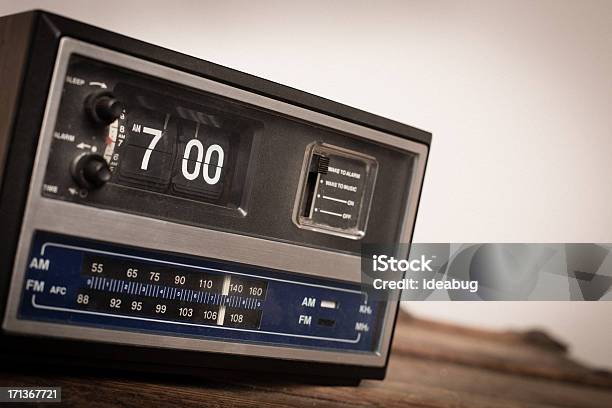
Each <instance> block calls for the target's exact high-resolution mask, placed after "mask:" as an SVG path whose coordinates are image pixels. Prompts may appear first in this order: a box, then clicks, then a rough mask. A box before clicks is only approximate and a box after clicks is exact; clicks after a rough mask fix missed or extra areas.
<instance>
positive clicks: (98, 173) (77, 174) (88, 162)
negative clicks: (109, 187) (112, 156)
mask: <svg viewBox="0 0 612 408" xmlns="http://www.w3.org/2000/svg"><path fill="white" fill-rule="evenodd" d="M71 172H72V177H73V178H74V180H75V181H76V182H77V184H78V185H79V186H81V187H83V188H87V189H97V188H100V187H102V186H103V185H104V184H106V183H107V182H108V181H109V180H110V178H111V172H110V168H109V167H108V163H107V162H106V160H105V159H104V157H102V156H100V155H99V154H91V153H85V154H82V155H80V156H79V157H77V158H76V159H74V161H73V162H72V165H71Z"/></svg>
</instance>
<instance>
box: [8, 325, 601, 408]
mask: <svg viewBox="0 0 612 408" xmlns="http://www.w3.org/2000/svg"><path fill="white" fill-rule="evenodd" d="M16 385H21V386H25V385H30V386H34V385H39V386H51V385H53V386H61V387H62V399H63V402H64V404H66V405H72V406H87V407H115V406H145V407H147V408H149V407H155V406H173V407H174V406H176V407H201V406H213V407H281V406H298V407H372V406H377V407H431V408H437V407H470V408H479V407H534V408H535V407H541V408H544V407H580V408H589V407H612V374H611V373H610V372H604V371H596V370H592V369H589V368H587V367H584V366H583V365H580V364H578V363H576V362H574V361H572V360H571V359H570V358H568V356H567V352H566V349H565V347H564V346H563V344H561V343H559V342H557V341H556V340H554V339H551V338H549V337H548V336H547V335H545V334H544V333H540V332H527V333H512V332H504V333H497V332H487V331H482V330H473V329H466V328H462V327H459V326H452V325H447V324H439V323H434V322H430V321H425V320H419V319H415V318H411V317H409V316H407V315H403V316H402V317H401V318H400V319H399V321H398V327H397V331H396V335H395V339H394V344H393V354H392V357H391V362H390V366H389V371H388V375H387V379H386V380H385V381H363V382H362V383H361V385H360V386H359V387H339V386H313V385H303V384H291V383H282V384H270V383H258V382H249V383H246V382H240V381H230V382H227V381H210V380H201V379H188V380H186V379H184V378H183V379H177V378H176V377H173V378H164V377H163V376H154V377H153V376H151V375H149V376H142V375H141V376H136V377H134V376H130V377H125V376H122V377H114V378H109V377H108V376H107V377H103V376H83V375H65V374H61V375H58V374H44V375H31V374H24V373H14V372H10V371H7V370H2V369H1V368H0V386H16ZM45 406H49V405H48V404H45ZM51 406H57V405H51Z"/></svg>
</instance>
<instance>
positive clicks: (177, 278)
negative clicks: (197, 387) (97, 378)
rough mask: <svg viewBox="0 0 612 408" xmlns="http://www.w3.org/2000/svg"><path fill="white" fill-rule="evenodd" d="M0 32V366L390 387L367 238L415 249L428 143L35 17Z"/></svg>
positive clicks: (390, 126) (113, 37)
mask: <svg viewBox="0 0 612 408" xmlns="http://www.w3.org/2000/svg"><path fill="white" fill-rule="evenodd" d="M0 41H1V43H0V61H1V64H0V89H1V94H0V98H1V103H0V181H1V193H0V194H1V195H0V225H2V232H3V234H2V241H1V242H0V262H1V275H0V276H1V281H0V311H1V312H2V319H3V320H2V336H1V341H2V350H1V353H2V359H3V360H5V361H7V362H9V361H13V362H15V361H17V362H19V364H37V363H40V362H51V363H54V364H55V363H60V364H67V365H69V364H85V365H89V366H107V367H111V368H112V367H115V368H117V367H118V368H126V369H140V370H154V371H164V372H177V373H187V374H201V373H215V372H218V371H223V372H228V373H232V372H234V373H251V372H255V371H257V372H267V373H270V375H272V376H274V375H276V376H278V375H279V374H280V373H282V374H283V376H287V375H295V376H299V377H302V376H304V377H307V378H319V379H321V378H329V379H331V380H338V381H342V380H346V381H358V380H359V379H361V378H379V379H380V378H383V377H384V374H385V370H386V366H387V362H388V359H389V349H390V344H391V339H392V335H393V328H394V323H395V319H396V315H397V312H398V303H397V302H382V301H378V300H374V299H371V297H370V299H369V298H368V291H367V290H366V289H364V287H363V286H362V285H361V273H360V259H361V258H360V253H361V247H362V245H363V244H364V243H378V244H380V243H383V244H395V243H398V242H403V243H408V242H410V240H411V236H412V231H413V227H414V221H415V217H416V212H417V205H418V202H419V195H420V191H421V185H422V182H423V177H424V172H425V164H426V161H427V155H428V150H429V146H430V142H431V135H430V134H429V133H427V132H424V131H421V130H418V129H415V128H413V127H410V126H406V125H403V124H400V123H397V122H394V121H391V120H388V119H384V118H381V117H379V116H376V115H373V114H370V113H366V112H363V111H360V110H357V109H353V108H350V107H347V106H344V105H341V104H339V103H335V102H332V101H329V100H326V99H323V98H320V97H316V96H313V95H310V94H307V93H304V92H300V91H297V90H295V89H292V88H289V87H286V86H283V85H279V84H276V83H273V82H270V81H266V80H263V79H260V78H256V77H253V76H250V75H247V74H244V73H241V72H237V71H234V70H232V69H228V68H225V67H221V66H218V65H215V64H212V63H210V62H206V61H202V60H199V59H197V58H193V57H189V56H187V55H183V54H180V53H177V52H173V51H170V50H167V49H164V48H160V47H156V46H154V45H150V44H147V43H144V42H141V41H137V40H134V39H130V38H126V37H124V36H121V35H118V34H115V33H111V32H108V31H105V30H102V29H99V28H95V27H92V26H89V25H86V24H83V23H79V22H76V21H73V20H70V19H66V18H63V17H60V16H57V15H53V14H49V13H46V12H41V11H34V12H28V13H23V14H17V15H13V16H8V17H4V18H2V19H0ZM274 373H276V374H274Z"/></svg>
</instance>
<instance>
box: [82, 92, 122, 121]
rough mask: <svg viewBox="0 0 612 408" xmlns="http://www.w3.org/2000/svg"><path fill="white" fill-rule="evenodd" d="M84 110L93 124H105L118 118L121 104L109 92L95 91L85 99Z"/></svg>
mask: <svg viewBox="0 0 612 408" xmlns="http://www.w3.org/2000/svg"><path fill="white" fill-rule="evenodd" d="M85 111H86V112H87V114H88V115H89V117H90V119H91V120H92V121H93V122H94V123H95V124H97V125H100V126H102V125H103V126H106V125H110V124H111V123H113V122H114V121H115V120H117V119H119V116H120V115H121V112H123V104H122V103H121V101H119V100H118V99H117V98H116V97H115V95H113V94H112V93H111V92H95V93H92V94H90V95H89V96H88V97H87V98H86V99H85Z"/></svg>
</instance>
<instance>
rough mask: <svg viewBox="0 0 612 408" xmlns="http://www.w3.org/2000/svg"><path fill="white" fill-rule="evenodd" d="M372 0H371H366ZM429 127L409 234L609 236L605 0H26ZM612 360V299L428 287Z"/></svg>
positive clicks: (486, 238) (500, 324) (610, 106)
mask: <svg viewBox="0 0 612 408" xmlns="http://www.w3.org/2000/svg"><path fill="white" fill-rule="evenodd" d="M374 5H375V7H374ZM31 8H44V9H47V10H50V11H54V12H58V13H60V14H64V15H66V16H70V17H73V18H76V19H80V20H83V21H85V22H88V23H91V24H94V25H97V26H100V27H103V28H106V29H109V30H113V31H117V32H119V33H122V34H125V35H128V36H132V37H135V38H138V39H141V40H144V41H147V42H151V43H154V44H157V45H161V46H164V47H167V48H170V49H174V50H177V51H181V52H184V53H187V54H190V55H194V56H197V57H200V58H203V59H207V60H209V61H212V62H216V63H219V64H222V65H226V66H229V67H232V68H236V69H238V70H241V71H245V72H248V73H251V74H254V75H257V76H261V77H263V78H267V79H271V80H273V81H276V82H280V83H283V84H286V85H289V86H292V87H295V88H298V89H302V90H305V91H308V92H311V93H314V94H317V95H320V96H323V97H326V98H330V99H333V100H336V101H339V102H343V103H346V104H348V105H352V106H355V107H358V108H361V109H364V110H367V111H371V112H374V113H377V114H380V115H383V116H386V117H389V118H392V119H396V120H399V121H401V122H404V123H407V124H410V125H413V126H416V127H419V128H423V129H426V130H429V131H431V132H432V133H433V134H434V139H433V140H434V142H433V146H432V150H431V155H430V162H429V167H428V170H427V177H426V180H425V187H424V190H423V197H422V201H421V206H420V210H419V216H418V221H417V226H416V231H415V241H417V242H449V241H450V242H612V208H611V206H610V199H611V198H612V171H611V170H612V166H611V162H612V1H606V0H602V1H593V0H590V1H558V0H550V1H548V0H547V1H535V0H533V1H504V2H501V1H468V2H466V1H464V2H460V1H426V2H423V1H419V2H417V1H414V2H413V1H402V2H382V1H378V2H368V1H363V2H356V1H350V2H349V1H347V2H344V3H343V2H335V1H323V2H320V3H317V2H313V1H308V2H295V3H293V4H290V2H287V1H279V2H242V3H241V2H234V1H223V2H220V1H210V2H207V1H177V0H175V1H168V0H165V1H151V0H148V1H109V0H106V1H70V2H69V1H34V0H3V1H2V2H1V3H0V15H3V14H9V13H13V12H17V11H21V10H26V9H31ZM409 307H410V308H411V310H412V311H413V312H415V313H417V314H419V315H423V316H430V317H435V318H442V319H448V320H452V321H456V322H460V323H468V324H473V325H479V326H485V327H494V328H511V329H517V328H525V327H534V326H536V327H541V328H546V329H548V330H549V331H550V332H551V333H552V334H554V335H557V336H559V337H561V338H562V339H564V340H565V341H567V342H569V343H570V344H571V346H572V352H573V354H574V355H576V356H577V357H579V358H580V359H583V360H585V361H589V362H590V363H592V364H595V365H599V366H607V367H611V368H612V346H611V345H612V303H608V302H600V303H590V304H587V303H579V302H573V303H569V302H566V303H562V302H558V303H535V302H531V303H502V302H500V303H491V302H489V303H465V304H464V303H458V302H454V303H445V302H443V303H434V302H423V303H416V304H411V305H409Z"/></svg>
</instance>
